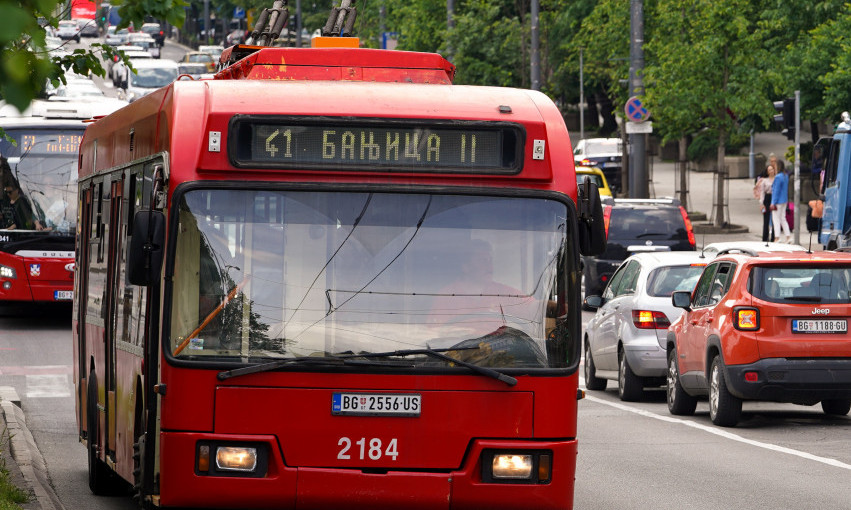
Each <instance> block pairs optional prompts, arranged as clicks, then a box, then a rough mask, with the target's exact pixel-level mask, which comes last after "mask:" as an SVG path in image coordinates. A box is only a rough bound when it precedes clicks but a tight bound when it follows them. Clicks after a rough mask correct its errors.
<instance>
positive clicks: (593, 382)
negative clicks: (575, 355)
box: [584, 340, 607, 391]
mask: <svg viewBox="0 0 851 510" xmlns="http://www.w3.org/2000/svg"><path fill="white" fill-rule="evenodd" d="M584 366H585V387H586V388H588V389H589V390H595V391H603V390H605V389H606V383H607V381H606V380H605V379H600V378H599V377H597V368H596V367H595V366H594V360H593V359H592V358H591V348H590V347H589V346H588V341H587V340H586V341H585V365H584Z"/></svg>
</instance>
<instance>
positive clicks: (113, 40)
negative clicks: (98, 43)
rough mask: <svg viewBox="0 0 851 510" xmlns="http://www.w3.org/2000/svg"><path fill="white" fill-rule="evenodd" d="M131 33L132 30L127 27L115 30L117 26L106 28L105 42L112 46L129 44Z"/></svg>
mask: <svg viewBox="0 0 851 510" xmlns="http://www.w3.org/2000/svg"><path fill="white" fill-rule="evenodd" d="M129 35H130V30H128V29H126V28H122V29H121V30H115V27H109V28H107V29H106V37H105V38H104V41H103V42H104V43H106V44H108V45H110V46H121V45H122V44H127V36H129Z"/></svg>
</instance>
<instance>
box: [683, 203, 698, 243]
mask: <svg viewBox="0 0 851 510" xmlns="http://www.w3.org/2000/svg"><path fill="white" fill-rule="evenodd" d="M680 214H682V215H683V221H684V222H685V224H686V232H687V233H688V242H689V244H690V245H691V246H692V247H695V246H697V243H696V242H695V240H694V229H693V228H692V226H691V220H690V219H688V213H687V212H686V208H685V207H683V206H680Z"/></svg>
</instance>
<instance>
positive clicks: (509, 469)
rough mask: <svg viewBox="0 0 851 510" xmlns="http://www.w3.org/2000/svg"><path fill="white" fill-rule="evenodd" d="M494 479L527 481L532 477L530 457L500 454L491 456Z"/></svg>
mask: <svg viewBox="0 0 851 510" xmlns="http://www.w3.org/2000/svg"><path fill="white" fill-rule="evenodd" d="M492 470H493V471H492V473H493V477H494V478H498V479H514V480H528V479H529V478H531V476H532V456H531V455H517V454H513V453H501V454H497V455H494V456H493V465H492Z"/></svg>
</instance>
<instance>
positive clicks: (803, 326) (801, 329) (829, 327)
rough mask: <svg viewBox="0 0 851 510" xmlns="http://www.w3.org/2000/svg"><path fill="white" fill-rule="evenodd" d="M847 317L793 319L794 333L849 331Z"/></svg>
mask: <svg viewBox="0 0 851 510" xmlns="http://www.w3.org/2000/svg"><path fill="white" fill-rule="evenodd" d="M847 332H848V321H846V320H845V319H793V320H792V333H847Z"/></svg>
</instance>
